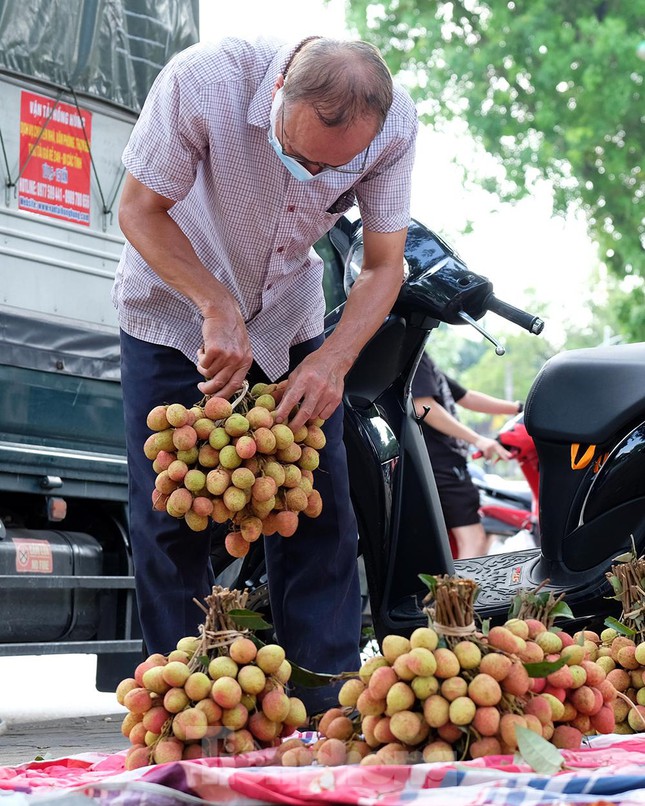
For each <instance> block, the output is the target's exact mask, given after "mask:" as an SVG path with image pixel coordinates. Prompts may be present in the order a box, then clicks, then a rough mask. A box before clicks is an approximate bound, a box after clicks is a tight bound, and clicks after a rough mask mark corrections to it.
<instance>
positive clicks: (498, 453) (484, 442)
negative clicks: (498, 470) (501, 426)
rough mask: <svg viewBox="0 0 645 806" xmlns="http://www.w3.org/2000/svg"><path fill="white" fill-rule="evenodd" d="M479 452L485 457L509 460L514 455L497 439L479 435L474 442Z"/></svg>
mask: <svg viewBox="0 0 645 806" xmlns="http://www.w3.org/2000/svg"><path fill="white" fill-rule="evenodd" d="M473 444H474V445H475V447H476V448H477V450H478V451H479V453H481V455H482V456H483V457H484V459H493V458H494V457H497V458H498V459H504V460H505V461H508V460H509V459H512V458H513V457H512V456H511V454H510V453H509V452H508V451H507V450H506V448H505V447H504V446H503V445H500V443H499V442H498V441H497V440H496V439H489V438H488V437H479V439H477V441H476V442H474V443H473Z"/></svg>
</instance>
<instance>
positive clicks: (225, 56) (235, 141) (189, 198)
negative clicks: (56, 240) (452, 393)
mask: <svg viewBox="0 0 645 806" xmlns="http://www.w3.org/2000/svg"><path fill="white" fill-rule="evenodd" d="M299 44H300V43H297V44H296V45H286V46H282V45H279V44H277V43H275V42H270V41H267V40H258V41H257V42H255V43H250V42H246V41H243V40H240V39H232V38H227V39H223V40H222V41H220V42H217V43H200V44H197V45H193V46H192V47H190V48H188V49H187V50H185V51H183V52H182V53H180V54H178V55H177V56H175V57H174V58H173V59H172V60H171V61H170V62H169V63H168V64H167V65H166V66H165V67H164V69H163V70H162V71H161V73H160V74H159V76H158V77H157V79H156V81H155V83H154V85H153V87H152V89H151V90H150V94H149V95H148V98H147V100H146V103H145V105H144V108H143V110H142V112H141V115H140V117H139V120H138V122H137V124H136V125H135V127H134V130H133V132H132V136H131V138H130V141H129V143H128V145H127V147H126V149H125V151H124V153H123V163H124V165H125V167H126V168H127V169H128V171H129V172H130V173H131V174H132V175H133V176H134V177H135V179H137V180H138V181H139V182H141V183H143V184H144V185H146V186H147V187H149V188H150V189H152V190H154V191H155V192H157V193H159V194H161V195H162V196H165V197H167V198H169V199H172V200H174V201H176V204H175V205H174V206H173V207H172V209H171V210H170V215H171V216H172V217H173V219H174V220H175V221H176V222H177V224H178V225H179V226H180V227H181V229H182V230H183V232H184V233H185V234H186V236H187V237H188V238H189V240H190V242H191V243H192V245H193V248H194V249H195V252H196V253H197V255H198V257H199V259H200V260H201V261H202V263H203V264H204V265H205V266H206V267H207V268H208V269H209V270H210V271H211V272H212V273H213V274H214V275H215V277H216V278H217V279H218V280H219V281H220V282H221V283H223V284H224V285H225V286H226V287H227V288H228V289H229V291H230V292H231V293H232V295H233V296H234V297H235V299H236V300H237V301H238V303H239V305H240V309H241V311H242V315H243V317H244V320H245V322H246V325H247V329H248V332H249V337H250V340H251V344H252V347H253V354H254V358H255V360H256V361H257V363H258V364H259V365H260V366H261V367H262V369H263V370H264V371H265V372H266V373H267V375H269V377H271V378H277V377H279V376H280V375H282V374H283V373H285V372H286V371H287V368H288V353H289V347H290V346H291V345H294V344H298V343H300V342H302V341H305V340H307V339H310V338H313V337H314V336H318V335H319V334H320V333H322V331H323V316H324V296H323V290H322V271H323V264H322V261H321V260H320V258H319V257H318V256H317V255H316V254H315V252H314V251H313V249H312V246H313V244H314V243H315V242H316V241H317V240H318V239H319V238H320V237H321V236H322V235H324V234H325V233H326V232H327V231H328V230H329V229H330V228H331V227H332V225H333V224H334V222H335V221H336V220H337V219H338V218H339V217H340V215H341V214H342V213H343V212H344V211H346V210H348V209H349V208H351V207H352V206H353V204H355V203H356V202H358V205H359V209H360V212H361V216H362V219H363V223H364V226H365V228H366V229H369V230H374V231H377V232H393V231H396V230H400V229H402V228H404V227H406V226H407V225H408V223H409V215H410V210H409V200H410V174H411V171H412V164H413V161H414V143H415V138H416V132H417V125H418V123H417V113H416V109H415V106H414V103H413V102H412V100H411V98H410V97H409V95H408V94H407V93H406V92H405V91H404V90H403V89H401V88H400V87H397V86H395V92H394V101H393V104H392V107H391V109H390V112H389V114H388V116H387V120H386V123H385V126H384V127H383V130H382V131H381V133H380V134H379V135H378V136H377V137H376V138H375V140H374V141H373V143H372V144H371V147H370V150H369V158H368V162H367V166H366V169H365V171H364V173H363V174H361V175H356V174H341V173H337V172H335V171H324V172H323V173H321V174H319V175H318V176H316V178H315V179H312V180H311V181H308V182H300V181H298V180H297V179H295V178H294V177H292V175H291V174H290V173H289V171H288V170H287V168H286V167H285V166H284V165H283V164H282V162H281V161H280V160H279V159H278V157H277V156H276V154H275V152H274V151H273V149H272V147H271V145H270V143H269V142H268V130H269V113H270V109H271V101H272V98H271V91H272V89H273V87H274V84H275V81H276V79H277V77H278V75H279V74H280V73H281V72H283V70H284V68H285V66H286V64H287V62H288V61H289V58H290V56H291V55H292V54H293V53H294V51H295V50H296V48H297V47H298V45H299ZM363 157H364V153H363V154H359V155H358V156H357V157H356V160H355V162H356V163H357V164H358V167H359V168H360V165H361V160H362V159H363ZM112 299H113V302H114V304H115V306H116V307H117V309H118V318H119V324H120V326H121V327H122V328H123V330H125V331H126V332H127V333H129V334H130V335H132V336H134V337H135V338H138V339H142V340H144V341H149V342H153V343H157V344H163V345H166V346H169V347H174V348H176V349H178V350H181V352H183V353H184V354H185V355H186V356H187V357H188V358H190V359H191V360H193V361H195V362H196V361H197V350H198V349H199V347H200V346H201V344H202V330H201V328H202V317H201V314H200V313H199V310H198V309H197V307H196V306H195V305H194V304H193V303H192V302H191V301H190V300H189V299H187V298H186V297H184V296H183V295H181V294H179V293H178V292H177V291H175V290H174V289H172V288H171V287H169V286H168V285H167V284H166V283H164V282H163V281H162V280H161V279H160V278H159V277H158V275H157V274H155V272H154V271H153V270H152V269H151V268H150V267H149V266H148V264H147V263H146V262H145V261H144V260H143V258H142V257H141V255H140V254H139V253H138V252H137V251H136V250H135V249H134V247H132V246H131V245H130V244H129V243H126V246H125V248H124V251H123V254H122V257H121V260H120V263H119V266H118V269H117V273H116V280H115V283H114V287H113V291H112Z"/></svg>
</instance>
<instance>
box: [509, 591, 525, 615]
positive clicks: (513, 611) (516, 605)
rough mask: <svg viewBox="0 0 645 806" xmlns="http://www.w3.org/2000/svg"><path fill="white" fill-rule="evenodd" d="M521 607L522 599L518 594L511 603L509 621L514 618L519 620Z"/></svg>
mask: <svg viewBox="0 0 645 806" xmlns="http://www.w3.org/2000/svg"><path fill="white" fill-rule="evenodd" d="M521 607H522V597H521V596H520V595H519V593H516V594H515V596H514V597H513V599H512V601H511V606H510V607H509V609H508V620H509V621H510V619H512V618H517V616H518V613H519V612H520V609H521Z"/></svg>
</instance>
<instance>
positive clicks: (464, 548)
mask: <svg viewBox="0 0 645 806" xmlns="http://www.w3.org/2000/svg"><path fill="white" fill-rule="evenodd" d="M451 532H452V533H453V535H454V536H455V540H456V541H457V549H458V551H459V555H458V559H460V560H464V559H466V558H467V557H483V556H484V555H485V554H488V549H489V547H490V543H491V538H490V537H489V536H488V535H487V534H486V531H485V530H484V527H483V526H482V525H481V523H471V524H469V525H468V526H453V527H452V529H451Z"/></svg>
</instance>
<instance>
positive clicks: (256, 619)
mask: <svg viewBox="0 0 645 806" xmlns="http://www.w3.org/2000/svg"><path fill="white" fill-rule="evenodd" d="M229 616H230V617H231V620H232V621H233V623H234V624H235V626H236V627H240V628H241V629H244V630H270V629H271V626H272V625H271V624H268V623H267V622H266V621H265V620H264V619H263V618H262V616H261V615H260V614H259V613H256V612H255V610H230V611H229Z"/></svg>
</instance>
